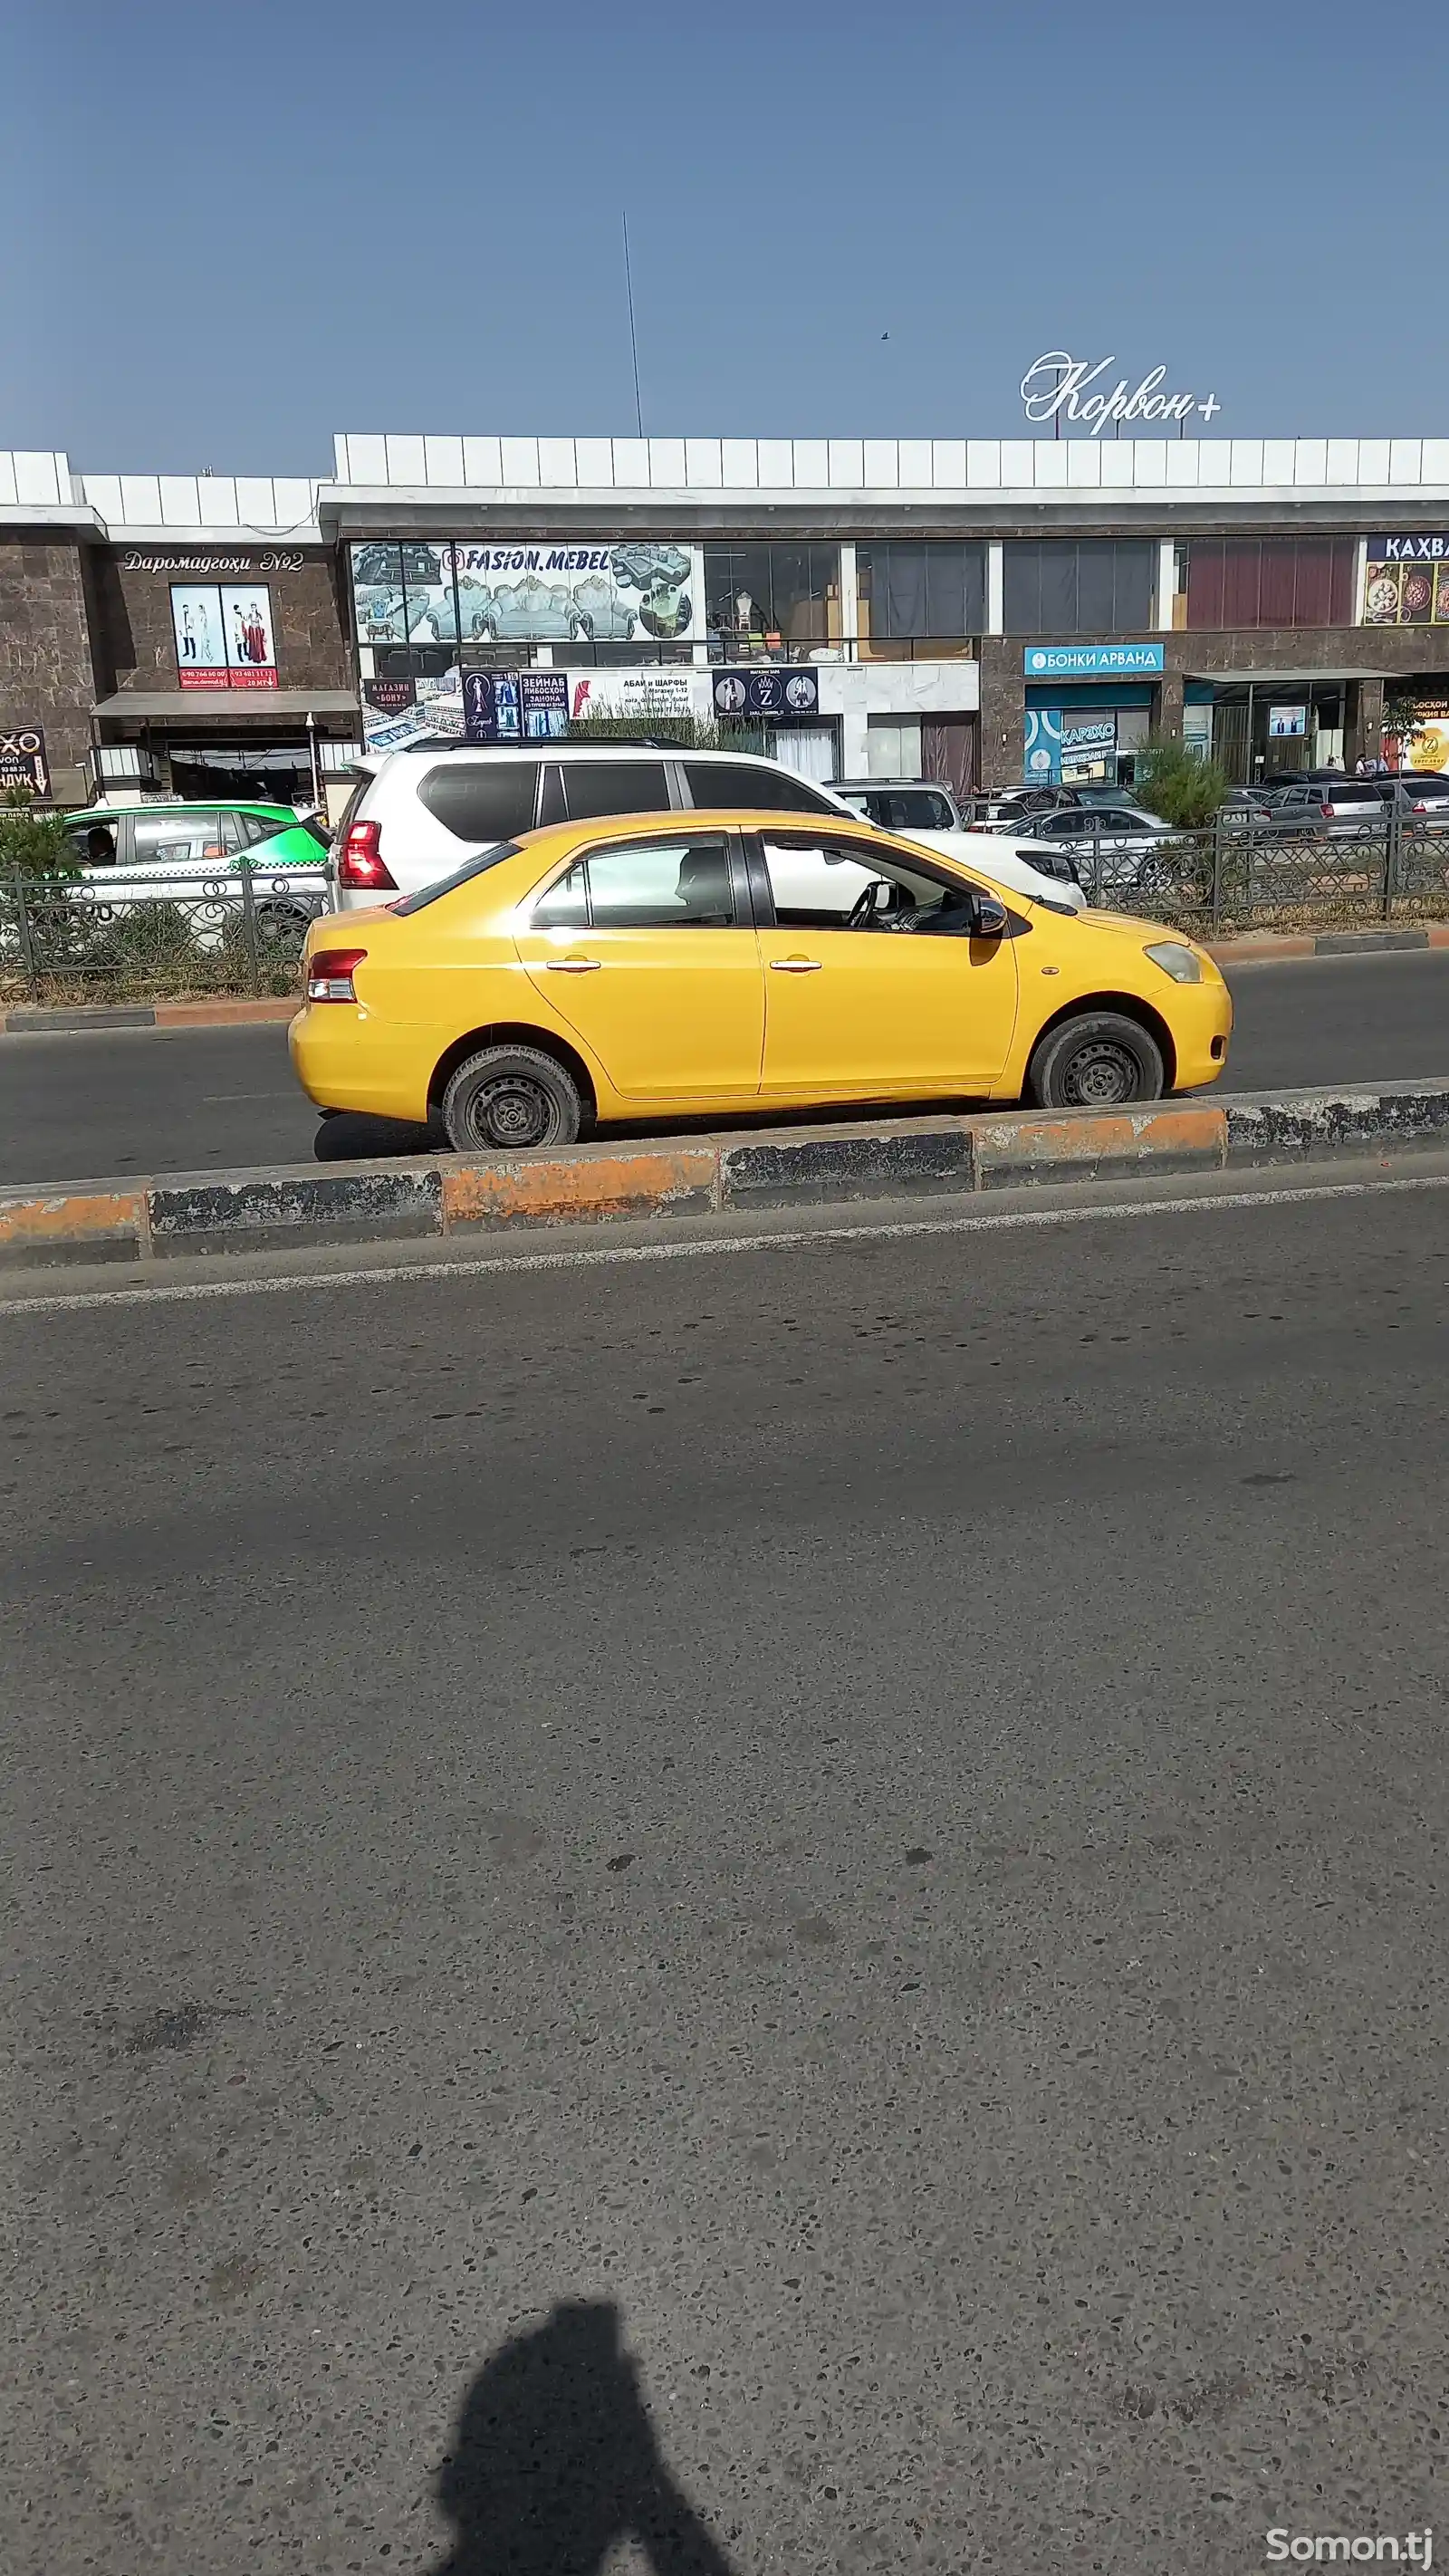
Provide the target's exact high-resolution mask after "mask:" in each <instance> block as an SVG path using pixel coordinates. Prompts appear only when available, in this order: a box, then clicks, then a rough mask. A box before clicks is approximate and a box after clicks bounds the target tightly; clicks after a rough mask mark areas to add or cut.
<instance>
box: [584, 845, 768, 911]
mask: <svg viewBox="0 0 1449 2576" xmlns="http://www.w3.org/2000/svg"><path fill="white" fill-rule="evenodd" d="M585 865H586V869H587V873H588V881H589V917H590V921H591V924H592V926H593V928H594V929H595V930H732V929H733V928H734V926H735V902H734V888H733V885H732V883H731V879H730V854H729V844H728V842H727V841H726V839H725V837H724V834H723V833H722V832H718V833H716V832H709V833H700V834H697V835H695V836H693V837H690V838H686V837H684V836H682V835H681V837H680V838H679V839H678V840H675V839H673V838H671V839H669V840H667V841H656V840H652V839H651V840H647V841H633V842H628V841H625V842H620V843H619V844H618V845H617V846H616V847H615V848H613V849H610V850H595V851H593V852H592V853H591V854H590V856H589V858H588V859H587V861H586V862H585Z"/></svg>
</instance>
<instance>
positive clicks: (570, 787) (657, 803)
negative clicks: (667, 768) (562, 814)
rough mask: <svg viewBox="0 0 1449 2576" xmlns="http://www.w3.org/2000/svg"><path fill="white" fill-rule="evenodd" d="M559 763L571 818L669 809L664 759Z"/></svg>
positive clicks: (578, 819) (581, 820) (578, 820)
mask: <svg viewBox="0 0 1449 2576" xmlns="http://www.w3.org/2000/svg"><path fill="white" fill-rule="evenodd" d="M559 765H560V767H561V769H562V771H563V784H564V795H565V797H566V798H567V800H568V809H569V819H570V821H571V822H574V823H587V822H592V821H593V820H594V818H595V817H596V816H599V815H604V814H667V813H668V811H669V787H668V783H667V781H666V779H665V775H664V763H663V761H662V760H566V761H562V762H561V763H560V764H559Z"/></svg>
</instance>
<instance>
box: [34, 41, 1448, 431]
mask: <svg viewBox="0 0 1449 2576" xmlns="http://www.w3.org/2000/svg"><path fill="white" fill-rule="evenodd" d="M6 71H7V81H6V88H7V106H8V108H9V119H8V125H9V131H8V135H7V145H6V153H5V156H4V161H5V166H4V169H3V172H0V241H3V256H4V264H5V269H6V272H7V276H6V284H5V310H6V316H7V329H6V332H5V354H4V358H3V361H0V365H3V380H0V382H3V407H0V446H16V447H63V448H67V449H68V450H69V451H70V455H71V460H72V463H73V464H76V465H79V466H82V467H89V468H93V469H98V470H99V469H106V468H110V469H118V470H123V471H138V470H142V469H146V468H153V469H155V468H159V469H160V470H163V471H167V470H169V471H175V472H185V471H188V470H194V469H195V468H197V467H200V466H210V467H212V468H213V469H214V470H215V471H217V472H219V473H224V472H228V471H240V472H261V471H266V470H269V469H270V470H272V471H276V472H292V473H305V472H316V473H326V472H328V471H330V466H331V449H330V445H329V439H330V434H331V432H332V431H333V430H334V429H398V430H403V429H432V430H452V431H457V430H471V431H492V430H514V431H529V430H545V431H556V432H568V431H575V432H581V433H590V432H592V433H599V432H608V431H613V432H615V433H627V432H628V431H630V430H632V428H633V421H634V397H633V385H632V378H631V374H630V366H629V348H628V334H627V326H626V318H625V308H624V294H623V275H622V264H621V257H620V248H619V217H620V211H621V209H622V208H627V210H628V215H629V225H630V233H631V239H632V245H633V251H634V283H635V301H636V307H637V314H638V328H639V356H640V373H641V378H642V388H643V402H644V419H645V427H646V429H648V430H651V431H653V432H655V433H657V434H662V433H680V432H690V433H694V434H702V433H707V432H712V431H721V432H725V433H731V432H733V433H736V434H739V433H749V432H759V433H762V434H775V435H779V434H785V433H794V434H796V435H810V434H818V433H821V432H824V431H827V430H833V431H835V432H836V433H838V434H841V435H848V434H860V433H865V434H877V435H879V434H890V433H900V434H903V435H910V434H918V435H919V434H934V435H936V436H950V435H955V436H961V435H975V436H978V437H993V436H999V435H1005V434H1011V433H1013V432H1016V431H1019V429H1020V427H1021V416H1020V406H1019V402H1018V399H1017V386H1018V384H1019V382H1020V378H1021V375H1022V372H1023V370H1024V368H1025V367H1026V366H1027V365H1028V364H1029V362H1030V361H1031V359H1032V358H1034V357H1035V356H1036V355H1037V354H1038V352H1039V351H1041V350H1043V349H1048V348H1054V347H1055V348H1068V349H1070V350H1071V351H1072V352H1073V353H1074V354H1076V355H1078V356H1082V357H1091V358H1096V357H1099V356H1105V355H1107V354H1108V352H1112V353H1114V354H1115V355H1116V357H1117V359H1118V360H1119V362H1120V364H1121V366H1122V368H1123V369H1124V370H1125V371H1127V372H1129V373H1133V372H1134V371H1135V372H1141V371H1145V369H1146V368H1147V367H1148V366H1150V365H1152V364H1153V363H1154V362H1156V361H1157V360H1159V359H1161V360H1165V361H1166V362H1167V366H1168V373H1169V381H1170V383H1171V384H1172V385H1173V386H1174V387H1177V386H1181V387H1184V388H1186V387H1188V386H1191V387H1193V388H1195V389H1196V390H1198V391H1199V392H1207V391H1213V392H1215V393H1216V394H1217V395H1218V397H1219V399H1220V401H1221V403H1222V406H1223V409H1222V413H1221V416H1220V418H1219V420H1218V421H1217V423H1216V424H1215V427H1216V428H1217V430H1218V431H1219V432H1221V433H1231V432H1233V431H1236V432H1238V433H1239V434H1240V435H1243V436H1250V435H1257V434H1277V435H1288V434H1291V433H1294V432H1298V433H1324V432H1327V433H1330V434H1331V433H1335V432H1338V433H1352V432H1360V433H1365V434H1374V433H1378V434H1383V433H1387V432H1391V431H1394V432H1398V433H1400V434H1401V435H1417V434H1429V433H1439V432H1443V431H1445V430H1446V429H1449V336H1446V333H1445V330H1444V327H1443V321H1442V311H1441V305H1442V297H1441V294H1440V279H1441V271H1442V267H1443V245H1444V240H1445V233H1446V221H1445V219H1446V214H1449V157H1446V155H1445V153H1444V152H1443V151H1442V150H1441V149H1440V148H1439V147H1440V140H1441V137H1440V129H1439V126H1438V123H1437V121H1436V112H1437V110H1438V109H1439V107H1440V105H1441V102H1442V100H1443V97H1444V95H1445V90H1446V85H1449V84H1446V74H1449V10H1446V11H1444V12H1443V14H1442V15H1441V14H1440V12H1439V11H1437V10H1435V9H1433V8H1426V9H1421V10H1419V11H1417V12H1415V13H1413V14H1412V21H1411V22H1407V21H1405V20H1404V19H1403V18H1402V17H1401V16H1395V15H1392V14H1390V15H1384V14H1380V15H1378V16H1375V15H1374V14H1373V13H1372V12H1365V10H1364V9H1363V7H1362V5H1361V0H1355V5H1348V0H1314V5H1313V6H1312V7H1311V8H1307V9H1305V8H1304V7H1303V6H1302V5H1300V0H1292V5H1289V0H1256V5H1245V0H1155V5H1154V4H1153V0H1097V4H1096V5H1095V6H1085V5H1083V0H995V5H985V4H984V0H894V5H891V6H882V5H880V0H772V5H769V6H766V7H760V6H748V5H745V0H727V5H723V6H709V5H706V0H534V5H529V0H506V5H498V0H449V5H447V6H444V7H426V6H417V5H415V6H412V7H408V6H405V5H403V0H347V5H344V0H238V5H236V6H233V7H229V8H221V9H218V8H208V7H205V6H201V5H198V0H132V5H131V6H130V7H119V6H116V5H115V0H105V4H104V5H102V0H20V10H19V16H18V19H16V18H12V21H11V28H10V32H9V34H8V36H7V44H6ZM883 332H888V333H889V338H888V339H883V338H882V336H881V335H882V333H883ZM1114 373H1115V371H1114ZM1134 380H1135V374H1134Z"/></svg>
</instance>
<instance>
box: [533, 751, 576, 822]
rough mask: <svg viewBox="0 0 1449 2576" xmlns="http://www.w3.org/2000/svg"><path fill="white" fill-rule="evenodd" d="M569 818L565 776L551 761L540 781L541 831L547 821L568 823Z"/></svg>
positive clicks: (539, 815)
mask: <svg viewBox="0 0 1449 2576" xmlns="http://www.w3.org/2000/svg"><path fill="white" fill-rule="evenodd" d="M568 818H569V817H568V807H567V806H566V805H565V803H564V791H563V776H562V773H561V772H560V771H559V770H558V769H557V768H556V767H555V765H554V763H553V762H552V761H549V762H548V763H547V764H546V766H545V769H544V773H543V777H542V779H541V781H540V783H539V790H538V822H539V829H540V831H541V830H542V829H543V826H544V825H545V824H546V823H566V822H567V821H568Z"/></svg>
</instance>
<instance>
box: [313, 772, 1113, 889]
mask: <svg viewBox="0 0 1449 2576" xmlns="http://www.w3.org/2000/svg"><path fill="white" fill-rule="evenodd" d="M359 765H360V767H361V768H362V771H363V776H362V780H361V783H360V784H359V786H358V788H357V790H356V792H355V794H354V795H353V798H352V801H351V803H350V804H349V806H348V808H347V812H346V814H345V815H344V816H343V819H342V821H341V823H340V824H339V825H338V829H337V836H336V841H335V843H334V848H335V852H336V873H335V885H336V890H337V900H338V908H339V909H340V910H341V911H344V912H345V911H347V910H349V909H350V908H351V907H352V906H354V905H359V904H370V903H372V902H374V901H375V900H376V898H377V896H378V895H379V894H411V893H415V892H416V891H417V889H418V888H419V887H421V886H425V885H431V884H434V883H436V881H437V879H438V878H440V877H444V876H451V875H452V874H453V872H454V870H455V869H456V868H457V867H458V866H459V865H460V863H461V862H462V861H464V860H465V859H468V858H470V857H477V856H478V855H479V854H480V853H481V852H483V851H485V850H488V849H491V848H492V847H493V846H494V845H495V843H497V842H499V841H510V840H516V839H517V838H518V836H519V834H520V833H521V832H527V831H531V830H533V829H534V827H535V826H542V825H543V824H546V823H562V822H597V821H599V820H601V819H603V818H605V817H608V816H611V815H615V814H656V813H657V814H667V813H670V812H672V811H676V810H684V811H686V812H687V811H688V810H689V808H690V807H691V806H697V805H710V806H719V805H732V806H735V807H738V808H741V809H743V808H745V807H750V808H752V809H753V810H754V811H755V812H757V813H792V814H806V815H809V814H821V815H827V814H828V815H831V816H833V817H835V818H836V819H837V820H839V819H840V818H841V817H842V816H849V815H851V813H852V808H851V807H850V806H849V805H848V804H847V803H846V801H845V799H844V798H843V797H842V796H841V795H839V794H838V793H837V792H836V791H835V790H834V789H832V788H829V787H823V786H821V785H819V784H818V783H817V782H816V781H815V780H814V779H809V778H801V777H799V776H798V775H797V774H796V772H795V771H794V770H792V769H787V768H785V766H784V764H783V763H782V762H780V761H778V760H769V759H767V758H766V757H765V756H764V754H763V753H750V752H732V751H691V750H688V749H686V748H685V747H684V746H683V745H682V744H674V743H667V742H654V741H649V740H640V741H637V742H625V741H617V740H616V741H612V742H588V741H584V742H539V743H520V744H518V745H516V746H515V745H512V744H510V745H508V746H506V747H504V746H499V747H498V748H496V749H493V748H489V747H485V746H482V745H479V744H473V743H435V744H431V745H422V746H419V747H418V748H417V749H415V750H408V751H395V752H390V753H389V754H387V755H386V757H385V758H383V759H381V760H380V761H378V762H367V761H364V762H362V763H361V764H359ZM911 838H912V839H913V840H915V841H918V842H919V843H920V845H921V847H922V848H923V849H931V850H942V851H946V852H948V853H952V852H954V853H955V855H956V856H958V857H969V856H970V855H971V854H972V853H973V852H974V851H975V848H976V846H977V845H976V841H975V837H974V835H972V834H971V833H968V832H965V831H963V830H960V829H959V828H955V827H950V826H948V827H945V828H937V827H935V826H919V827H917V826H913V827H912V831H911ZM991 865H992V869H993V871H994V873H995V874H996V875H997V876H999V877H1000V878H1001V879H1002V881H1003V882H1004V883H1005V884H1008V885H1011V886H1014V887H1015V888H1016V890H1017V891H1018V892H1019V893H1021V894H1028V895H1032V896H1034V897H1036V898H1038V899H1044V900H1050V901H1055V902H1057V903H1059V904H1065V906H1066V907H1067V909H1068V911H1072V912H1078V911H1080V910H1081V909H1082V905H1083V901H1084V898H1083V896H1082V894H1081V892H1080V889H1079V888H1078V886H1077V883H1076V880H1075V876H1074V873H1073V870H1072V868H1071V865H1070V862H1069V861H1068V860H1067V859H1066V858H1065V857H1063V856H1062V854H1061V853H1060V852H1058V851H1054V850H1053V849H1051V848H1050V847H1046V848H1039V847H1038V846H1037V845H1036V844H1035V843H1034V842H1032V841H1030V840H1028V839H1026V838H1025V837H1024V836H1023V837H1021V838H1019V839H1017V840H1015V841H1013V840H1012V839H1011V838H1010V837H1008V838H1007V839H1006V840H1005V841H1004V843H1003V845H1002V848H1001V850H1000V852H999V854H998V853H993V857H992V861H991Z"/></svg>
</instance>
